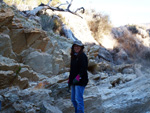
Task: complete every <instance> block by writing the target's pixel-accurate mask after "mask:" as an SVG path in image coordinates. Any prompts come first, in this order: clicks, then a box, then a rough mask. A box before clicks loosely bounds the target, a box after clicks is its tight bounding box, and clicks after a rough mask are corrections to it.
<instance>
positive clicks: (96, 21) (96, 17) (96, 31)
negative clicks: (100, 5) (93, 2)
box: [86, 10, 112, 41]
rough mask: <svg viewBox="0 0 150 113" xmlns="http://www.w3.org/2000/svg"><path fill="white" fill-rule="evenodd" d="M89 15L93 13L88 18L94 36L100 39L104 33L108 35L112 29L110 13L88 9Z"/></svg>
mask: <svg viewBox="0 0 150 113" xmlns="http://www.w3.org/2000/svg"><path fill="white" fill-rule="evenodd" d="M86 14H87V15H91V17H90V19H88V20H87V23H88V26H89V28H90V30H91V32H92V35H93V37H94V38H95V39H96V40H97V41H98V40H99V38H101V37H102V35H107V34H109V33H110V31H111V28H112V26H111V22H110V20H109V16H108V15H102V14H101V13H97V12H96V11H95V10H91V11H87V12H86Z"/></svg>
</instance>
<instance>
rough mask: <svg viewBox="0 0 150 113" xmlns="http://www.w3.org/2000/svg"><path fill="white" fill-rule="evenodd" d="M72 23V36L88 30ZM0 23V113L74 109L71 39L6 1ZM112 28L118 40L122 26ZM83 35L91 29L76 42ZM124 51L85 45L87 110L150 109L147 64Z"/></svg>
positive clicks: (140, 112)
mask: <svg viewBox="0 0 150 113" xmlns="http://www.w3.org/2000/svg"><path fill="white" fill-rule="evenodd" d="M83 21H84V20H83ZM83 21H82V22H83ZM70 22H71V21H70ZM74 24H76V25H77V26H79V27H78V28H79V29H78V30H77V31H76V30H75V31H74V32H73V33H75V35H76V37H77V38H80V37H82V33H84V32H88V31H89V30H88V29H87V26H85V28H84V29H80V24H79V23H78V22H77V23H74ZM85 24H86V23H84V24H82V25H83V26H84V25H85ZM0 26H1V27H0V101H1V102H2V106H1V107H2V109H1V111H0V112H2V113H9V112H11V113H16V112H21V113H73V112H74V108H73V106H72V103H71V100H70V92H69V91H68V83H67V81H68V76H69V66H70V48H71V46H72V42H73V40H70V39H67V38H65V37H62V36H59V35H58V34H55V33H53V32H52V31H50V32H46V31H43V30H42V29H41V26H40V24H39V23H37V22H36V21H35V20H31V19H29V18H27V17H24V16H23V15H21V14H20V12H19V11H18V10H17V9H16V8H14V7H10V6H7V5H6V4H5V3H0ZM125 30H126V32H125V33H127V32H128V31H127V29H125ZM80 31H82V32H80ZM78 32H80V33H79V34H78ZM114 32H115V33H114V38H116V39H118V38H120V39H118V40H121V39H123V37H124V34H123V33H124V32H122V29H121V32H120V31H118V30H116V29H114ZM77 34H78V35H77ZM129 34H131V33H130V32H129ZM87 35H88V36H87ZM87 37H91V34H90V32H88V33H85V34H84V36H83V38H82V39H81V40H82V41H83V42H84V41H87V40H86V38H87ZM128 38H129V37H128ZM89 41H91V42H92V43H93V42H95V40H94V39H93V38H90V39H89ZM132 41H133V42H135V40H132ZM85 43H86V42H85ZM95 43H96V42H95ZM123 45H125V43H123ZM140 45H141V43H140ZM119 47H120V48H121V46H119ZM119 47H118V48H119ZM126 50H127V48H126V49H125V48H123V47H122V48H121V49H119V50H118V49H117V48H116V49H115V50H113V51H111V50H107V49H105V48H104V47H101V46H100V45H94V44H86V45H85V53H86V54H87V56H88V61H89V66H88V75H89V83H88V85H87V86H86V89H85V93H84V102H85V112H86V113H148V112H150V101H149V100H150V88H149V87H150V77H149V74H150V71H149V68H148V67H147V68H146V67H144V66H143V65H141V64H140V63H132V62H130V59H129V57H131V56H130V55H131V54H128V51H126ZM127 63H130V64H127ZM116 64H118V65H116Z"/></svg>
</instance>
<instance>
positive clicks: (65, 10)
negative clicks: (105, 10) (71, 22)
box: [26, 0, 85, 18]
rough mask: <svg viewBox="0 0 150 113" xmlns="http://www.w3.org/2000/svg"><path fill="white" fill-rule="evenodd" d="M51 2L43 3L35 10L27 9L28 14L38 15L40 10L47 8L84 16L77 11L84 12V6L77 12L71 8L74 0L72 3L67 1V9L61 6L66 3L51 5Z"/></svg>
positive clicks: (50, 0)
mask: <svg viewBox="0 0 150 113" xmlns="http://www.w3.org/2000/svg"><path fill="white" fill-rule="evenodd" d="M51 2H52V0H49V2H48V3H47V4H43V3H41V4H40V5H39V6H38V7H36V8H34V9H33V10H31V11H26V14H27V16H30V15H36V14H37V13H38V12H39V11H41V10H43V9H46V10H47V9H51V10H52V11H62V12H69V13H71V14H74V15H76V16H79V17H81V18H82V16H80V15H79V14H77V11H79V10H83V13H84V10H85V9H84V8H83V7H81V8H78V9H77V10H76V11H75V12H73V11H71V10H70V9H69V8H70V7H71V5H72V2H73V0H71V2H70V3H69V2H68V1H67V2H66V3H67V4H68V6H67V9H63V8H60V6H62V5H66V4H60V5H59V6H57V7H53V6H50V3H51Z"/></svg>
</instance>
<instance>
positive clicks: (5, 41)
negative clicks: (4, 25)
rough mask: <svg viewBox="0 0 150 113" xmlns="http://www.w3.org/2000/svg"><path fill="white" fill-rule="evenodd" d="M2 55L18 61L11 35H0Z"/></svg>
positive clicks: (0, 51)
mask: <svg viewBox="0 0 150 113" xmlns="http://www.w3.org/2000/svg"><path fill="white" fill-rule="evenodd" d="M0 42H1V44H0V54H1V55H3V56H5V57H9V58H12V59H16V55H15V53H14V52H13V50H12V45H11V40H10V37H9V35H7V34H0Z"/></svg>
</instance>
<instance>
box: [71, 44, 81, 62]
mask: <svg viewBox="0 0 150 113" xmlns="http://www.w3.org/2000/svg"><path fill="white" fill-rule="evenodd" d="M74 46H75V44H73V45H72V47H71V53H70V55H71V59H74V58H75V57H78V56H79V55H80V54H81V53H83V49H84V46H81V50H80V51H79V53H78V55H77V56H75V55H74V53H75V51H74Z"/></svg>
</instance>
